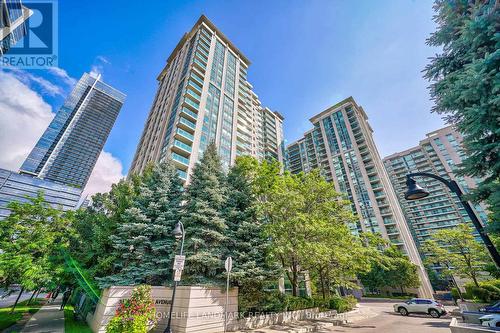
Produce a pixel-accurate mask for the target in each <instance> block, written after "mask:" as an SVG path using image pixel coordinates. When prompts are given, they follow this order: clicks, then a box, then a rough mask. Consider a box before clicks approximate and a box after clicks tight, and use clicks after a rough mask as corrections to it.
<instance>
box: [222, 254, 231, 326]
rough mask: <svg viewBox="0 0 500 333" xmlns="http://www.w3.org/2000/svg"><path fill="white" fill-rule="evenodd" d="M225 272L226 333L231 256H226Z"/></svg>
mask: <svg viewBox="0 0 500 333" xmlns="http://www.w3.org/2000/svg"><path fill="white" fill-rule="evenodd" d="M224 266H225V268H226V272H227V281H226V306H224V333H226V326H227V305H228V303H229V275H230V274H231V270H232V269H233V258H231V257H227V258H226V262H225V263H224Z"/></svg>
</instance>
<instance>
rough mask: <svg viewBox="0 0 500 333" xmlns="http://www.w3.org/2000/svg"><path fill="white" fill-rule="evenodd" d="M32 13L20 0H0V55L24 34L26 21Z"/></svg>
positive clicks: (26, 31)
mask: <svg viewBox="0 0 500 333" xmlns="http://www.w3.org/2000/svg"><path fill="white" fill-rule="evenodd" d="M32 14H33V12H32V11H31V10H29V9H28V8H26V7H25V6H23V4H22V2H21V0H0V56H2V55H3V54H5V53H6V52H7V51H9V49H10V48H11V47H12V46H13V45H15V44H16V43H17V42H18V41H19V40H21V39H22V38H23V37H24V36H26V34H27V33H28V28H27V26H26V23H27V20H28V18H29V17H30V16H31V15H32Z"/></svg>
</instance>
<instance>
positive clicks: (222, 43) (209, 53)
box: [131, 16, 283, 181]
mask: <svg viewBox="0 0 500 333" xmlns="http://www.w3.org/2000/svg"><path fill="white" fill-rule="evenodd" d="M249 65H250V61H249V60H248V59H247V58H246V57H245V56H244V55H243V54H242V53H241V51H240V50H238V49H237V48H236V46H234V45H233V43H231V41H230V40H229V39H228V38H227V37H226V36H224V35H223V34H222V32H221V31H220V30H218V29H217V28H216V27H215V26H214V24H213V23H212V22H210V21H209V20H208V19H207V18H206V17H205V16H201V17H200V19H199V20H198V21H197V22H196V24H195V25H194V27H193V28H192V29H191V31H189V32H188V33H186V34H184V36H183V37H182V39H181V40H180V42H179V43H178V44H177V46H176V47H175V49H174V50H173V52H172V54H171V55H170V56H169V57H168V59H167V64H166V66H165V68H164V69H163V70H162V72H161V73H160V75H159V76H158V78H157V79H158V91H157V93H156V97H155V99H154V102H153V105H152V107H151V111H150V113H149V116H148V119H147V121H146V124H145V126H144V130H143V133H142V136H141V140H140V142H139V145H138V147H137V151H136V153H135V156H134V160H133V162H132V166H131V171H132V172H137V173H140V172H142V171H143V170H144V167H145V166H146V165H147V164H148V163H151V162H158V161H162V160H164V159H166V158H171V159H172V160H173V161H174V163H175V164H176V166H177V169H178V172H179V175H180V176H181V178H183V179H184V180H187V181H188V180H189V175H190V172H191V170H192V168H193V166H194V165H195V163H196V162H197V161H198V160H199V159H200V158H201V156H202V154H203V152H204V150H205V149H206V147H207V145H208V144H210V143H211V142H214V143H215V144H216V145H217V147H218V150H219V154H220V156H221V159H222V163H223V164H224V166H225V167H228V166H229V165H231V164H232V163H233V162H234V160H235V158H236V157H237V156H239V155H252V156H255V157H258V158H275V159H277V160H279V161H282V159H283V151H282V150H283V143H282V142H283V129H282V122H283V117H282V116H281V115H280V114H279V113H277V112H273V111H271V110H270V109H268V108H265V107H263V106H262V105H261V102H260V101H259V99H258V97H257V95H256V94H255V93H254V92H253V91H252V86H251V85H250V83H248V81H247V69H248V66H249Z"/></svg>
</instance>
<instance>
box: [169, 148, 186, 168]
mask: <svg viewBox="0 0 500 333" xmlns="http://www.w3.org/2000/svg"><path fill="white" fill-rule="evenodd" d="M172 160H173V161H174V163H175V164H177V165H178V166H181V167H182V168H184V169H187V167H188V166H189V158H186V157H184V156H181V155H179V154H177V153H174V152H172Z"/></svg>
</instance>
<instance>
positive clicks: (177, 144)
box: [172, 139, 192, 156]
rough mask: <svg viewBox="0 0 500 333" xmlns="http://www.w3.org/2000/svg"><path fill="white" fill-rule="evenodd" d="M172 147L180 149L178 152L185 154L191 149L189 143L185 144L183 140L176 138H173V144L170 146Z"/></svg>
mask: <svg viewBox="0 0 500 333" xmlns="http://www.w3.org/2000/svg"><path fill="white" fill-rule="evenodd" d="M172 148H173V149H177V150H180V152H182V153H184V154H187V155H188V156H189V154H190V153H191V151H192V148H191V146H190V145H188V144H185V143H184V142H181V141H179V140H177V139H175V140H174V145H173V146H172Z"/></svg>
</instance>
